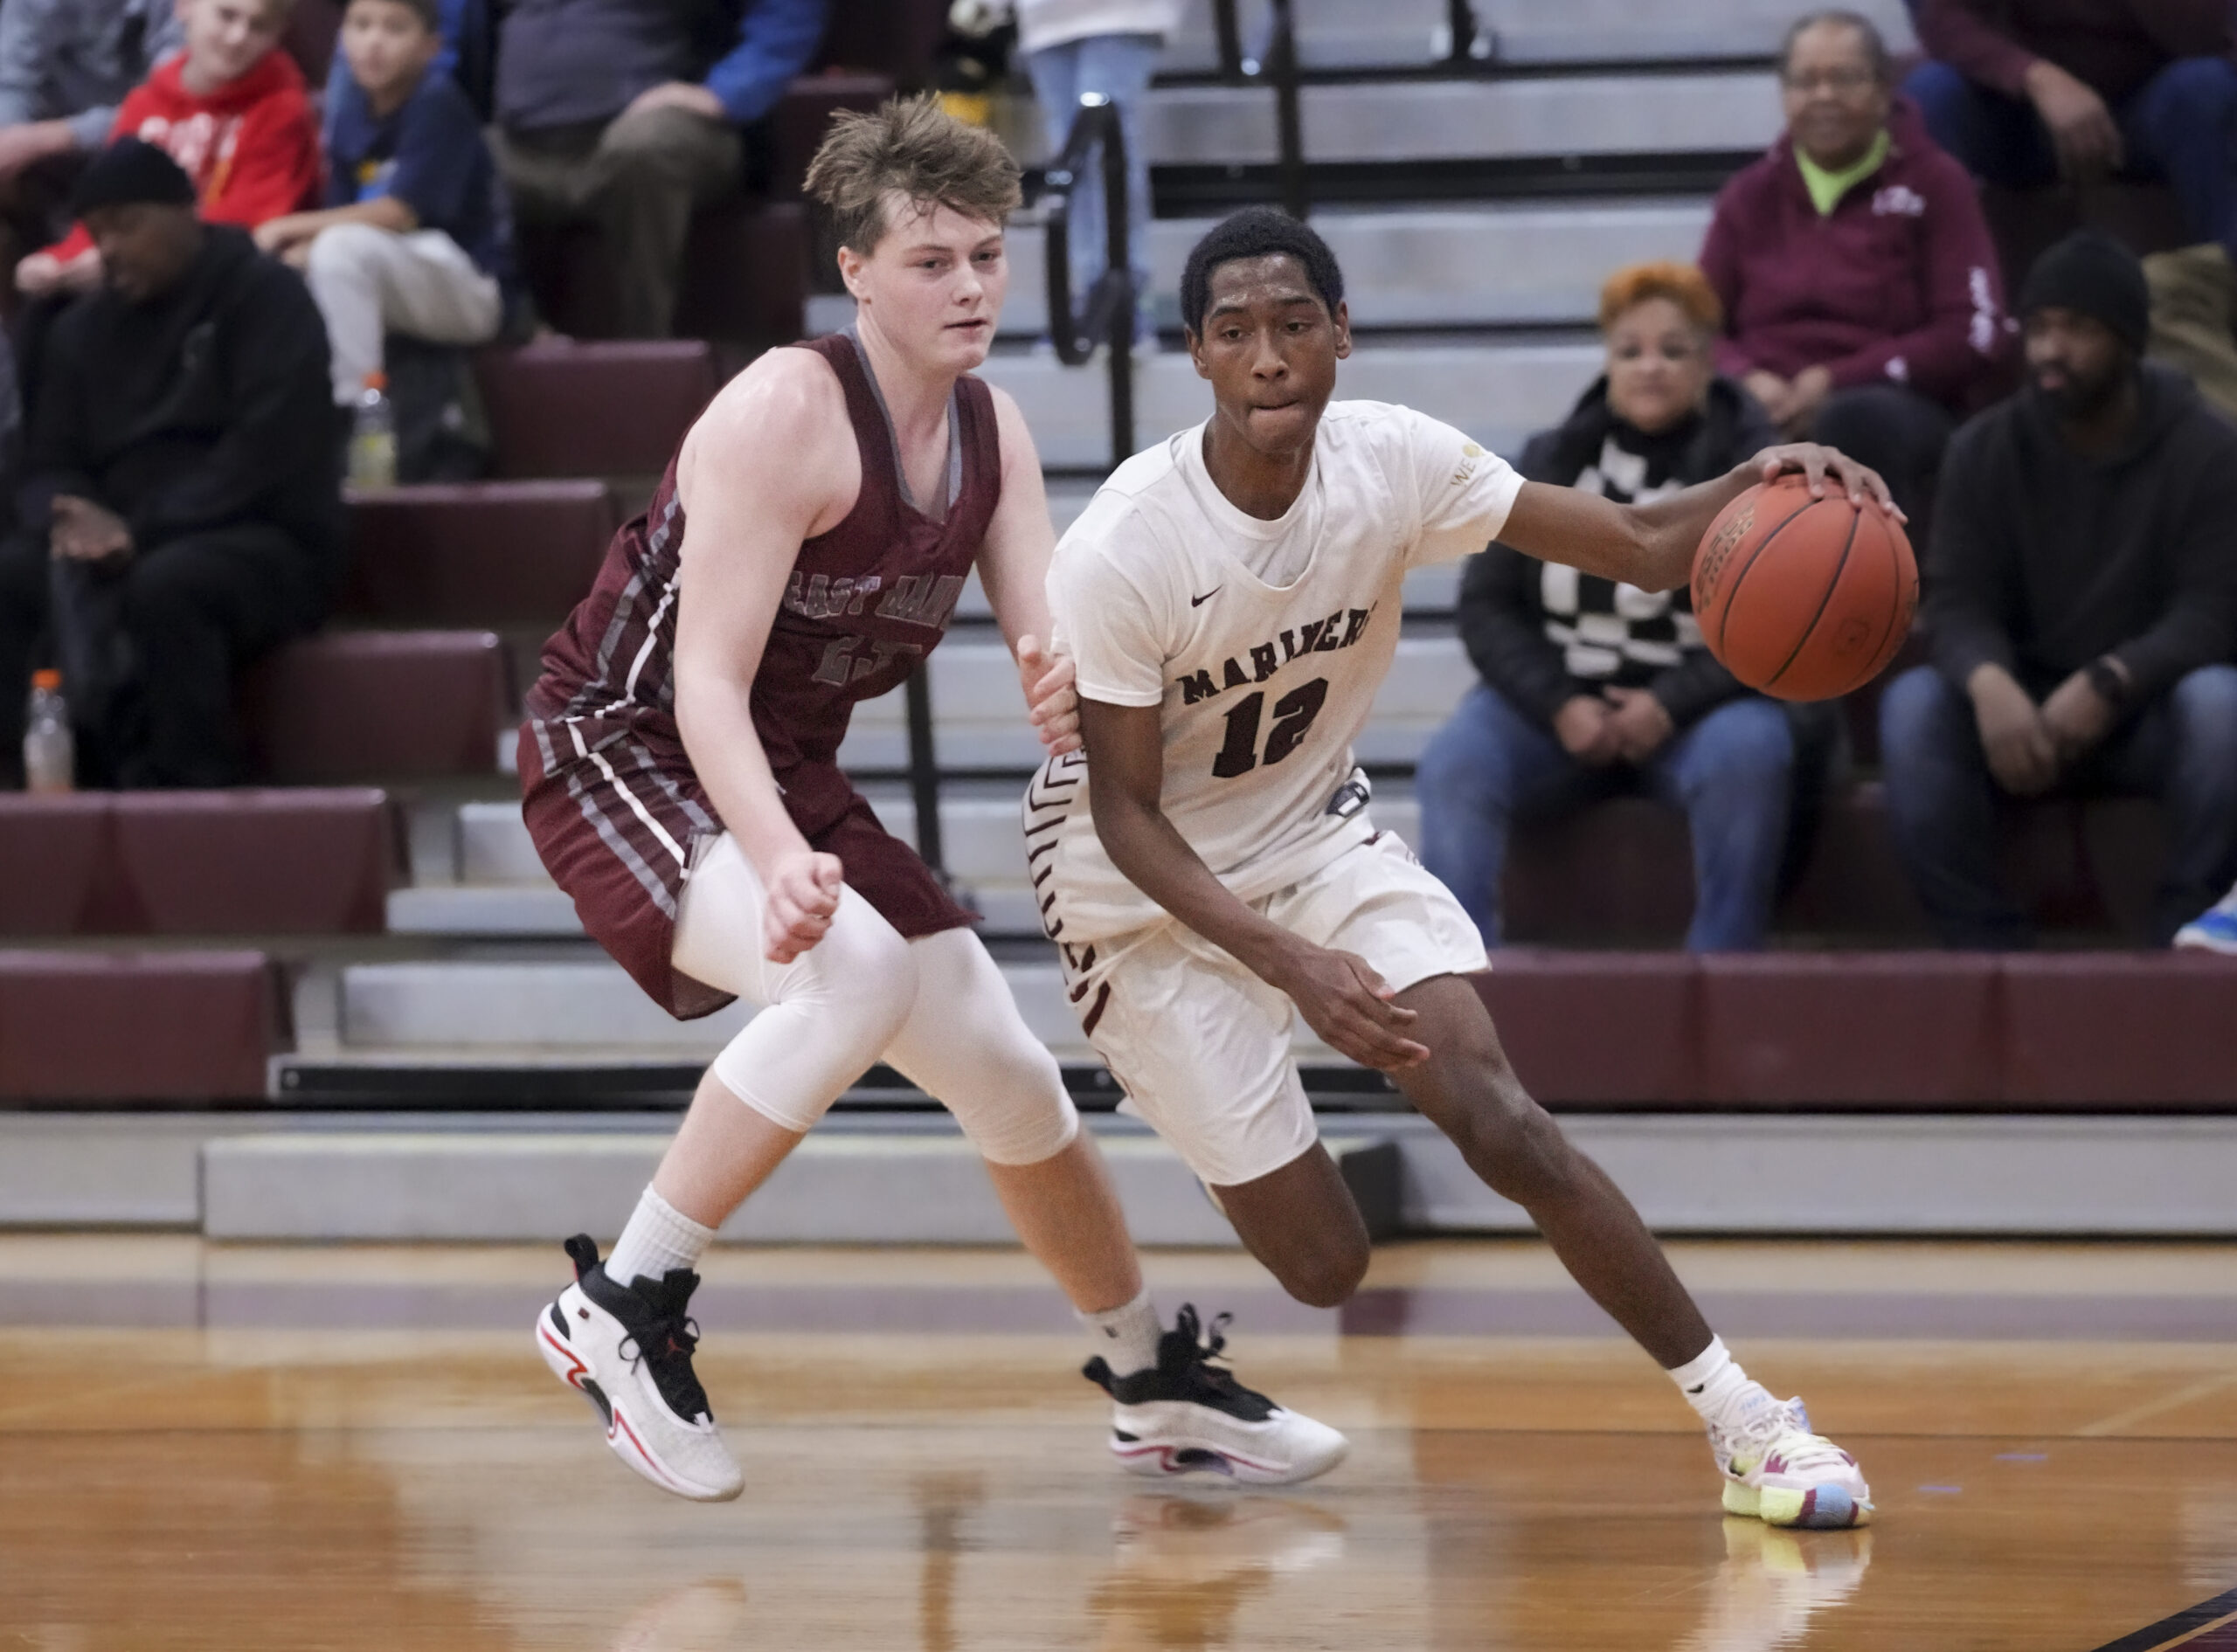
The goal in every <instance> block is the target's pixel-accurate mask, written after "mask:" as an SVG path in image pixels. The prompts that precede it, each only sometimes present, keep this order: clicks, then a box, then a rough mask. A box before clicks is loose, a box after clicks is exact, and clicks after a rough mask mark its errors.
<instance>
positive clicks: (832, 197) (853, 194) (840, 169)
mask: <svg viewBox="0 0 2237 1652" xmlns="http://www.w3.org/2000/svg"><path fill="white" fill-rule="evenodd" d="M807 192H808V194H809V195H810V196H811V197H814V199H815V200H817V201H819V202H821V203H822V205H823V208H824V211H826V212H827V213H828V214H829V217H830V222H831V230H832V233H833V234H834V236H835V238H837V240H838V243H839V245H841V246H845V247H851V248H852V249H853V250H854V251H855V252H862V253H868V252H870V251H871V250H872V249H873V248H875V247H876V245H877V244H878V242H879V241H880V240H882V239H883V238H884V235H885V232H886V231H887V230H889V229H890V228H891V227H892V225H890V224H888V223H887V222H886V218H885V209H886V202H887V200H888V198H889V197H891V196H893V195H896V194H898V195H899V196H901V197H903V198H904V200H908V201H913V202H917V203H918V204H922V205H925V206H945V207H947V208H949V209H950V210H951V211H956V212H960V213H961V214H962V215H963V216H964V217H966V218H979V219H982V220H984V221H985V222H987V223H989V224H1000V223H1001V222H1003V221H1004V220H1005V219H1007V218H1008V217H1009V215H1010V214H1011V213H1012V212H1014V211H1016V210H1017V206H1018V203H1019V202H1020V201H1021V200H1022V199H1023V198H1024V194H1023V191H1022V190H1021V189H1020V188H1019V184H1018V165H1017V162H1016V161H1015V159H1013V158H1012V157H1011V155H1010V152H1009V151H1008V149H1004V148H1003V147H1002V143H1001V139H999V138H997V137H996V136H995V135H994V134H993V133H991V132H988V131H987V130H986V129H985V128H981V127H975V126H967V125H966V124H965V123H964V122H962V121H959V120H957V119H956V118H955V117H954V116H953V115H952V114H948V113H947V111H945V109H943V108H941V107H940V106H939V100H938V99H937V98H934V97H931V96H925V97H916V98H893V99H890V100H888V101H887V102H885V103H884V104H883V105H882V106H881V107H878V108H877V109H876V110H874V111H872V112H871V113H869V114H859V113H856V114H838V115H835V116H834V117H833V119H832V121H831V129H830V131H829V132H828V133H826V134H825V135H824V139H823V142H822V143H821V145H820V146H819V147H818V148H817V149H816V151H815V159H814V160H813V161H811V162H808V168H807Z"/></svg>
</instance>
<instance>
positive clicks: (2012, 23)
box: [1903, 0, 2237, 256]
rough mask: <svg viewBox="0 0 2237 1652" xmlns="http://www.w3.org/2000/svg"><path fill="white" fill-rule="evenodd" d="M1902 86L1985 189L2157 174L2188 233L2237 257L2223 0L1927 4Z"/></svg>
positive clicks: (2233, 84) (2236, 164)
mask: <svg viewBox="0 0 2237 1652" xmlns="http://www.w3.org/2000/svg"><path fill="white" fill-rule="evenodd" d="M1918 30H1919V44H1920V45H1923V46H1924V47H1925V48H1926V49H1927V51H1928V52H1930V53H1931V54H1932V55H1933V57H1934V59H1935V61H1934V62H1931V63H1927V64H1922V65H1921V66H1919V67H1918V68H1917V69H1915V70H1914V71H1913V72H1912V73H1911V76H1910V78H1909V79H1908V80H1907V81H1905V82H1904V86H1903V89H1904V90H1905V91H1906V92H1908V93H1909V94H1910V95H1911V96H1912V97H1913V98H1915V100H1917V102H1918V105H1919V107H1920V109H1921V110H1922V112H1923V113H1924V114H1925V116H1926V123H1927V126H1928V127H1929V129H1930V130H1931V131H1932V132H1933V134H1934V138H1935V142H1937V143H1939V144H1941V145H1942V147H1943V148H1944V149H1947V150H1949V151H1950V154H1952V155H1954V156H1957V158H1958V159H1959V160H1961V161H1963V162H1964V163H1965V164H1966V165H1967V166H1968V167H1970V168H1971V169H1972V170H1973V171H1974V172H1975V173H1977V175H1979V176H1982V177H1984V178H1987V179H1988V180H1990V181H1991V183H2003V184H2008V185H2010V186H2011V187H2012V188H2014V189H2032V188H2035V187H2037V186H2040V185H2044V184H2049V183H2056V182H2057V181H2058V180H2059V178H2060V176H2064V177H2065V178H2067V180H2069V181H2071V182H2081V181H2086V180H2088V179H2089V178H2092V177H2100V176H2104V175H2105V174H2107V173H2110V172H2118V171H2129V172H2134V173H2137V174H2140V175H2142V176H2159V177H2164V178H2165V179H2166V180H2167V181H2168V183H2171V184H2172V185H2173V186H2174V189H2175V193H2176V195H2177V196H2178V197H2180V199H2181V201H2182V204H2183V211H2184V215H2185V218H2187V219H2188V220H2189V222H2190V229H2191V238H2192V240H2193V241H2196V242H2200V243H2204V242H2217V243H2219V244H2220V245H2221V246H2222V247H2224V248H2225V249H2227V251H2228V252H2230V253H2231V254H2232V255H2233V256H2237V149H2233V143H2237V62H2233V60H2232V58H2231V46H2232V39H2231V35H2232V29H2231V18H2230V5H2229V0H1924V3H1922V5H1920V6H1919V8H1918Z"/></svg>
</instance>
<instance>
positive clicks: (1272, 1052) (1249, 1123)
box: [1060, 832, 1491, 1187]
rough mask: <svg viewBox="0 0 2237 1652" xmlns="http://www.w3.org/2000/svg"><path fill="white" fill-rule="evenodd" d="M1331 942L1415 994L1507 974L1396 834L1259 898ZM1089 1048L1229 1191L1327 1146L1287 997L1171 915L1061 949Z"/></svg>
mask: <svg viewBox="0 0 2237 1652" xmlns="http://www.w3.org/2000/svg"><path fill="white" fill-rule="evenodd" d="M1252 904H1253V905H1254V906H1255V907H1256V908H1257V909H1258V910H1259V911H1260V912H1262V913H1264V915H1265V916H1267V917H1268V918H1270V919H1271V920H1272V921H1273V922H1274V923H1278V924H1280V925H1281V926H1282V927H1283V928H1284V929H1285V930H1291V931H1292V932H1293V933H1295V934H1297V935H1299V936H1302V937H1304V938H1305V939H1306V940H1308V941H1311V942H1312V943H1313V944H1315V945H1318V946H1325V947H1328V948H1331V949H1332V950H1336V951H1340V952H1354V953H1357V954H1358V955H1359V956H1360V957H1363V958H1365V959H1366V960H1367V961H1368V964H1369V966H1371V967H1372V968H1373V969H1374V970H1375V973H1377V974H1378V975H1380V976H1382V978H1383V979H1384V980H1386V981H1388V982H1389V984H1390V985H1391V986H1393V987H1394V988H1396V989H1397V990H1398V991H1400V992H1403V991H1404V990H1405V989H1406V988H1408V987H1409V986H1413V985H1417V984H1419V983H1420V982H1423V981H1426V980H1429V979H1430V978H1432V977H1435V976H1439V975H1469V974H1473V973H1475V972H1477V971H1481V970H1486V969H1488V968H1490V967H1491V965H1490V962H1489V960H1488V959H1487V958H1486V957H1485V955H1484V940H1483V937H1482V936H1480V935H1479V934H1478V933H1477V930H1476V926H1475V924H1474V923H1472V922H1471V921H1470V919H1469V916H1468V915H1467V913H1466V912H1465V911H1464V910H1462V909H1461V906H1460V902H1458V901H1457V900H1455V899H1454V898H1453V896H1452V893H1451V890H1449V889H1447V888H1445V887H1444V885H1443V884H1442V883H1440V882H1438V881H1437V880H1436V879H1435V878H1433V877H1431V876H1430V874H1428V872H1426V871H1424V870H1423V867H1422V863H1421V862H1420V861H1416V859H1415V858H1414V854H1413V851H1412V850H1410V849H1409V848H1408V847H1406V846H1405V844H1404V843H1403V842H1402V841H1400V840H1398V839H1397V838H1396V837H1394V836H1392V835H1391V834H1390V833H1388V832H1382V833H1376V834H1375V837H1374V838H1372V839H1370V840H1368V841H1367V842H1365V843H1361V844H1356V845H1354V847H1351V848H1349V849H1347V850H1346V851H1345V852H1344V853H1343V854H1340V855H1338V856H1337V857H1336V858H1335V859H1334V860H1333V861H1330V862H1329V863H1328V864H1327V865H1326V866H1325V867H1321V868H1320V869H1319V871H1317V872H1315V873H1313V874H1312V875H1311V876H1309V877H1307V878H1305V879H1304V880H1302V881H1299V882H1297V883H1293V884H1291V885H1290V886H1289V887H1288V888H1283V889H1278V890H1277V891H1275V893H1273V894H1272V895H1268V896H1267V897H1266V898H1265V899H1264V900H1262V901H1257V902H1253V903H1252ZM1060 950H1061V951H1062V952H1063V958H1064V974H1065V984H1066V985H1067V987H1068V988H1069V990H1070V994H1071V999H1072V1005H1073V1007H1074V1008H1075V1009H1076V1010H1077V1012H1078V1013H1079V1017H1080V1025H1081V1026H1082V1027H1083V1028H1084V1030H1085V1032H1086V1033H1087V1037H1088V1042H1089V1043H1091V1044H1092V1045H1093V1046H1094V1047H1095V1052H1096V1054H1098V1055H1099V1056H1101V1057H1102V1058H1103V1061H1104V1063H1105V1066H1107V1067H1109V1068H1110V1069H1111V1074H1112V1077H1114V1078H1116V1079H1117V1080H1118V1081H1119V1084H1120V1085H1121V1086H1122V1087H1124V1089H1125V1092H1126V1099H1125V1101H1124V1102H1121V1103H1120V1107H1119V1110H1120V1111H1122V1112H1126V1113H1132V1114H1133V1115H1134V1116H1137V1117H1139V1118H1141V1119H1144V1120H1146V1121H1147V1122H1148V1123H1149V1124H1150V1125H1151V1127H1152V1128H1153V1129H1154V1130H1156V1131H1157V1133H1158V1134H1159V1135H1160V1136H1162V1137H1164V1138H1165V1139H1166V1141H1167V1143H1169V1144H1171V1145H1172V1147H1173V1149H1174V1151H1175V1152H1177V1153H1179V1154H1180V1155H1181V1158H1182V1159H1183V1160H1185V1161H1186V1162H1187V1164H1188V1168H1189V1169H1191V1170H1193V1171H1194V1172H1196V1174H1197V1175H1199V1176H1201V1177H1202V1178H1203V1179H1204V1180H1206V1181H1207V1182H1209V1183H1210V1184H1211V1185H1213V1186H1215V1187H1233V1186H1236V1185H1240V1184H1241V1183H1243V1182H1249V1181H1255V1180H1256V1179H1258V1178H1259V1177H1261V1176H1264V1175H1267V1174H1269V1173H1271V1172H1274V1171H1278V1170H1279V1169H1280V1168H1281V1167H1282V1166H1283V1165H1286V1164H1288V1163H1289V1162H1290V1161H1291V1160H1292V1159H1293V1158H1296V1157H1297V1156H1298V1155H1299V1154H1300V1153H1302V1152H1304V1151H1305V1150H1306V1149H1307V1148H1309V1147H1311V1146H1312V1144H1313V1143H1314V1141H1315V1140H1317V1139H1318V1138H1319V1130H1318V1129H1317V1128H1316V1126H1315V1124H1314V1123H1313V1116H1312V1107H1311V1105H1310V1104H1309V1103H1308V1102H1306V1101H1305V1086H1304V1084H1303V1083H1302V1082H1300V1081H1299V1077H1298V1069H1297V1061H1296V1058H1295V1057H1294V1055H1293V1054H1292V1052H1291V1047H1290V1045H1291V1039H1292V1033H1293V1032H1294V1031H1295V1030H1296V1028H1297V1027H1298V1026H1299V1025H1301V1024H1300V1023H1299V1022H1298V1021H1297V1019H1296V1006H1294V1005H1292V1003H1291V1001H1290V999H1289V996H1288V995H1287V994H1286V993H1284V992H1277V991H1276V990H1275V989H1274V988H1272V987H1271V986H1269V985H1266V983H1265V982H1264V981H1262V980H1260V979H1259V978H1257V976H1256V975H1253V974H1252V973H1251V972H1250V971H1249V970H1247V969H1245V968H1244V967H1243V965H1242V964H1239V963H1237V962H1236V960H1235V959H1234V958H1233V957H1230V956H1229V954H1228V953H1227V952H1225V951H1223V950H1222V949H1220V948H1219V947H1216V946H1215V945H1213V944H1211V943H1210V942H1209V941H1207V940H1205V939H1204V938H1203V937H1202V936H1200V935H1198V934H1196V933H1195V931H1194V930H1190V929H1188V928H1187V927H1186V926H1184V925H1182V924H1181V923H1175V922H1172V921H1169V920H1168V921H1167V922H1165V923H1159V924H1155V925H1153V926H1151V927H1150V928H1147V929H1144V930H1133V931H1131V932H1130V933H1128V934H1125V935H1119V936H1112V937H1107V938H1106V939H1104V940H1100V941H1095V942H1092V943H1087V944H1080V943H1070V944H1063V945H1062V946H1061V948H1060Z"/></svg>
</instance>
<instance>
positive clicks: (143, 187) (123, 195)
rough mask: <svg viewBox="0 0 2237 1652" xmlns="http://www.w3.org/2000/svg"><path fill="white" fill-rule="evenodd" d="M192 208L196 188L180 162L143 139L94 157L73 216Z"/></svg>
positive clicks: (75, 195) (124, 141) (75, 196)
mask: <svg viewBox="0 0 2237 1652" xmlns="http://www.w3.org/2000/svg"><path fill="white" fill-rule="evenodd" d="M143 203H145V204H154V205H156V206H192V205H193V204H194V184H193V182H192V180H190V178H189V177H188V176H186V174H185V173H184V172H182V171H181V170H179V164H178V162H176V161H174V160H172V159H171V157H170V156H168V155H166V154H164V153H163V150H161V149H157V148H156V146H155V145H154V144H152V143H149V142H143V141H142V140H141V139H139V138H119V139H118V140H117V141H116V142H114V143H112V144H110V145H109V146H108V148H107V149H103V150H102V151H101V152H100V154H99V155H97V156H94V157H93V164H92V165H91V166H89V167H87V169H85V171H84V172H82V173H80V175H79V177H78V187H77V188H76V189H75V190H72V191H71V193H70V211H71V213H72V215H73V216H74V217H77V218H83V217H85V216H86V214H87V213H88V212H91V211H93V210H94V209H95V208H97V207H103V206H135V205H139V204H143Z"/></svg>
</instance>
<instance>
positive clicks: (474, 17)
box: [326, 0, 497, 121]
mask: <svg viewBox="0 0 2237 1652" xmlns="http://www.w3.org/2000/svg"><path fill="white" fill-rule="evenodd" d="M435 26H436V29H437V31H438V32H440V34H441V35H442V37H443V44H442V46H441V49H440V50H439V51H438V52H436V53H435V61H434V62H433V64H432V65H430V66H429V73H433V74H447V75H448V76H450V78H451V79H454V80H455V81H457V82H458V89H459V90H460V91H461V92H463V93H466V100H467V102H469V103H471V104H472V105H473V106H474V114H476V115H478V116H480V117H481V119H483V120H485V121H486V120H488V116H489V83H490V79H491V77H492V75H493V74H494V73H495V64H494V62H493V61H492V56H493V54H494V53H495V50H496V45H497V43H496V39H495V37H494V36H493V35H492V34H491V33H490V29H489V5H488V0H436V4H435ZM351 84H352V82H351V80H350V60H349V59H347V58H345V57H343V55H342V54H341V53H340V52H336V53H335V54H334V64H333V66H332V67H331V68H329V70H328V71H327V76H326V106H327V107H329V108H332V107H334V102H335V100H336V99H337V98H339V97H342V96H343V95H344V94H345V93H346V92H347V91H348V89H349V87H350V85H351Z"/></svg>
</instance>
